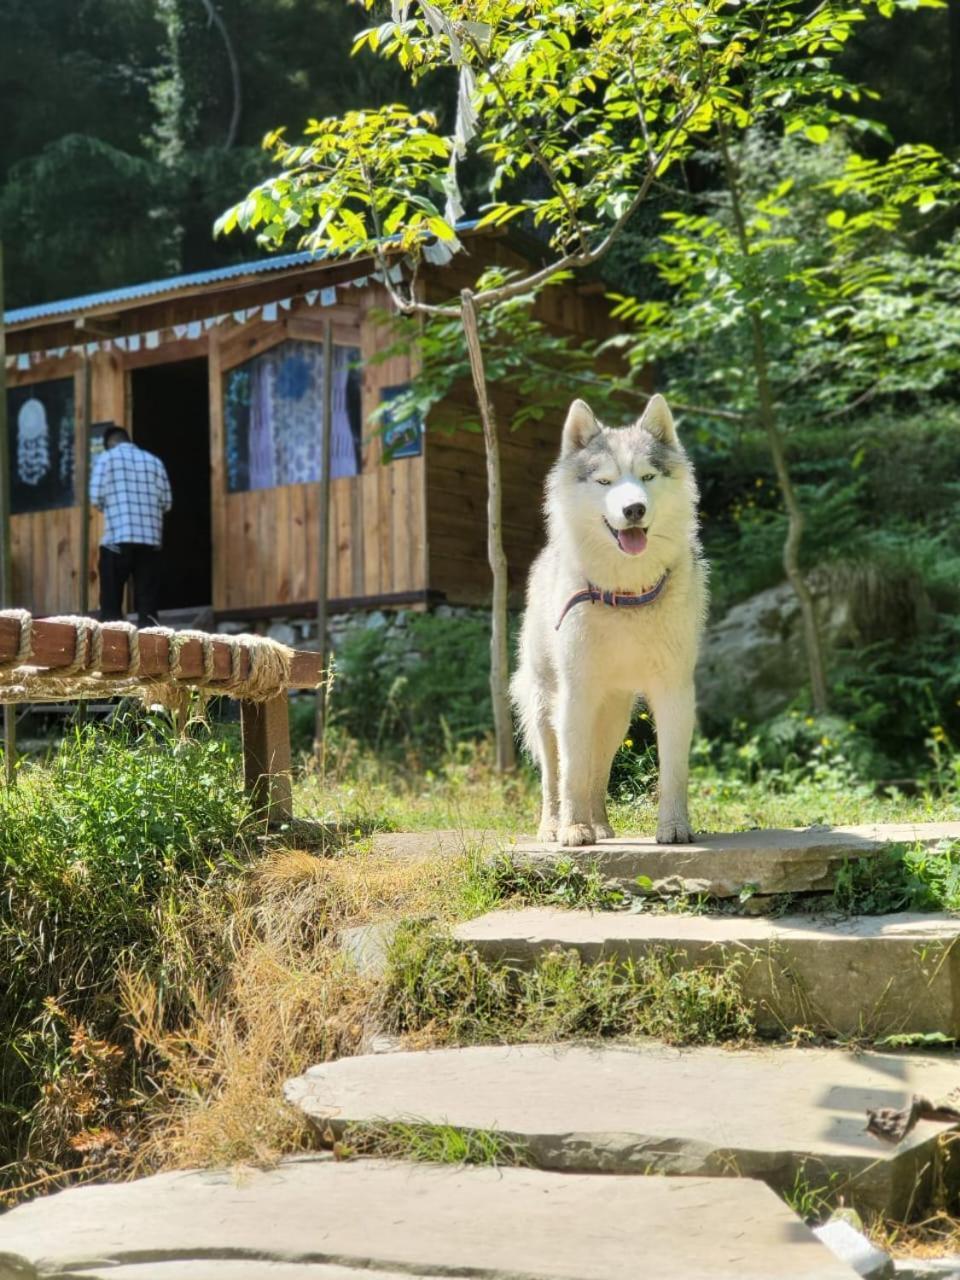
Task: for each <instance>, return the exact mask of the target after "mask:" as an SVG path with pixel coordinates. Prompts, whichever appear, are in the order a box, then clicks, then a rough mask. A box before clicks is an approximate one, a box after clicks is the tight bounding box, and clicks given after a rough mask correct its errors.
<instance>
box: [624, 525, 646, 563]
mask: <svg viewBox="0 0 960 1280" xmlns="http://www.w3.org/2000/svg"><path fill="white" fill-rule="evenodd" d="M617 542H618V543H619V544H620V550H621V551H625V552H626V553H627V555H628V556H638V555H639V554H640V552H641V551H643V550H644V549H645V547H646V545H647V535H646V534H645V533H644V532H643V530H642V529H641V528H640V527H639V526H637V525H634V526H633V527H632V528H630V529H618V530H617Z"/></svg>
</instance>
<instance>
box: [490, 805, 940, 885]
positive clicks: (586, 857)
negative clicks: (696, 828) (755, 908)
mask: <svg viewBox="0 0 960 1280" xmlns="http://www.w3.org/2000/svg"><path fill="white" fill-rule="evenodd" d="M941 840H960V822H918V823H909V822H898V823H882V824H881V823H873V824H868V825H864V826H851V827H807V828H803V829H794V830H773V831H740V832H735V833H732V834H729V835H727V834H724V835H705V836H698V837H697V840H696V843H694V844H657V842H656V840H655V839H654V837H653V836H614V837H613V838H612V839H610V840H604V841H602V842H601V843H600V844H594V845H583V846H581V847H580V848H579V849H561V848H560V847H559V846H558V845H555V844H543V843H540V842H538V841H533V840H522V839H521V840H520V841H519V842H518V843H517V844H516V845H513V846H510V847H509V850H508V851H509V853H510V854H511V856H512V857H513V858H514V859H515V861H517V862H519V863H526V864H527V865H530V866H534V867H538V868H542V869H543V870H549V868H550V867H551V866H553V865H555V864H556V863H557V862H558V861H563V862H567V863H569V862H570V861H573V862H574V863H575V864H576V865H577V866H579V867H582V868H583V869H584V870H588V869H590V868H594V867H595V868H596V869H597V870H598V871H599V872H600V873H601V875H603V877H604V878H605V879H606V880H609V881H610V882H611V883H614V884H617V885H620V886H622V887H623V888H625V889H628V890H631V891H632V892H634V893H650V894H659V895H668V894H694V895H695V894H705V895H706V896H707V897H710V898H735V897H737V896H738V895H739V894H741V893H742V892H743V891H744V890H747V889H749V890H751V891H752V892H753V893H755V894H758V895H767V894H775V893H806V892H810V891H823V890H830V889H832V888H833V887H834V879H835V876H836V872H837V870H838V868H839V867H840V866H841V865H842V864H843V863H844V862H846V861H848V860H849V859H851V858H863V857H870V856H872V855H873V854H877V853H880V852H881V851H882V850H883V849H884V848H886V847H887V846H888V845H890V844H910V845H913V844H921V845H923V846H924V847H927V848H931V847H933V846H934V845H936V844H938V843H939V842H940V841H941ZM638 877H642V878H643V884H641V885H638V883H637V880H638ZM647 881H649V885H647V884H646V882H647Z"/></svg>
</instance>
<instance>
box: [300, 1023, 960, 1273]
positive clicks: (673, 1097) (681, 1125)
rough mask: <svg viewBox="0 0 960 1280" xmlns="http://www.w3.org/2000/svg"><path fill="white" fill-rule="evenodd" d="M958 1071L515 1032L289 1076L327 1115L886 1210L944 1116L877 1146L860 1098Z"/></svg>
mask: <svg viewBox="0 0 960 1280" xmlns="http://www.w3.org/2000/svg"><path fill="white" fill-rule="evenodd" d="M958 1077H960V1062H958V1061H957V1059H955V1058H954V1056H953V1055H952V1054H951V1055H949V1056H944V1057H943V1058H935V1057H931V1056H929V1055H927V1056H921V1055H902V1054H880V1053H865V1054H860V1055H854V1054H850V1053H844V1052H840V1051H836V1050H828V1049H819V1050H816V1049H800V1050H797V1049H753V1050H742V1051H737V1050H727V1049H720V1048H713V1047H704V1048H698V1049H684V1050H678V1049H668V1048H665V1047H664V1046H658V1045H645V1046H640V1047H635V1046H632V1047H604V1048H602V1049H598V1048H596V1047H585V1046H578V1045H566V1046H537V1045H523V1046H518V1047H515V1048H502V1047H499V1046H497V1047H489V1046H482V1047H476V1048H469V1049H443V1050H434V1051H431V1052H425V1053H423V1052H421V1053H394V1054H389V1055H378V1056H368V1057H359V1058H344V1059H342V1060H341V1061H339V1062H333V1063H328V1064H325V1065H323V1066H317V1067H312V1068H311V1069H310V1070H309V1071H308V1072H306V1074H305V1075H302V1076H298V1077H297V1078H296V1079H294V1080H291V1081H289V1082H288V1083H287V1086H286V1090H285V1092H286V1096H287V1100H288V1101H290V1102H292V1103H293V1104H294V1105H296V1106H298V1107H300V1108H301V1109H302V1110H303V1111H304V1112H305V1113H306V1114H307V1115H308V1116H310V1117H311V1118H313V1119H314V1120H316V1121H317V1122H318V1123H319V1124H320V1125H322V1126H323V1127H324V1128H325V1127H326V1126H327V1125H328V1124H330V1125H332V1126H333V1128H334V1129H335V1130H336V1129H338V1128H343V1127H344V1126H346V1125H348V1124H351V1123H374V1124H386V1123H390V1122H395V1121H407V1122H409V1121H411V1120H418V1121H421V1122H423V1123H428V1124H435V1125H450V1126H452V1127H453V1128H455V1129H460V1130H477V1129H483V1130H494V1131H496V1132H498V1133H501V1134H503V1135H505V1136H506V1137H508V1138H509V1139H511V1140H513V1141H515V1142H517V1143H519V1144H520V1145H521V1146H522V1147H525V1148H526V1149H527V1150H528V1152H529V1154H530V1156H531V1158H532V1159H533V1161H534V1163H535V1164H537V1165H538V1166H540V1167H542V1168H547V1169H563V1170H576V1171H585V1170H591V1171H597V1172H602V1173H644V1174H648V1173H654V1174H672V1175H687V1176H689V1175H718V1174H729V1175H733V1176H739V1177H743V1178H759V1179H762V1180H763V1181H764V1182H766V1183H768V1184H769V1185H770V1186H771V1187H773V1188H775V1189H776V1190H778V1191H781V1192H790V1191H792V1190H794V1189H795V1186H796V1185H797V1182H798V1179H799V1180H800V1182H801V1183H802V1184H805V1185H806V1186H807V1187H809V1188H810V1189H811V1190H813V1189H816V1188H820V1187H823V1188H825V1189H826V1190H825V1192H824V1194H825V1195H832V1196H833V1197H834V1198H836V1197H838V1196H843V1197H844V1200H845V1203H847V1204H850V1203H851V1202H854V1203H856V1204H858V1205H859V1206H863V1207H865V1208H871V1209H877V1210H879V1211H881V1212H883V1213H886V1214H887V1215H889V1216H890V1217H894V1218H895V1217H898V1216H899V1215H901V1214H902V1213H904V1212H905V1211H906V1210H907V1208H908V1206H912V1207H913V1209H915V1210H921V1209H922V1208H923V1206H924V1204H925V1202H926V1201H927V1200H928V1199H929V1196H930V1193H931V1190H932V1187H933V1184H934V1182H935V1175H934V1168H935V1165H936V1145H937V1138H938V1136H939V1134H940V1133H941V1132H943V1130H944V1129H945V1128H947V1127H949V1126H945V1125H943V1124H935V1123H932V1122H930V1121H922V1122H921V1123H920V1124H919V1125H918V1126H917V1128H916V1129H914V1130H913V1131H912V1133H911V1134H909V1135H908V1137H907V1138H906V1140H905V1141H904V1142H903V1143H901V1144H900V1145H899V1146H896V1147H891V1146H886V1145H884V1144H882V1143H880V1142H879V1141H878V1140H877V1139H876V1138H873V1137H871V1136H870V1135H869V1134H868V1133H866V1132H865V1124H866V1109H867V1108H868V1107H879V1106H891V1105H892V1106H899V1105H902V1104H903V1103H904V1102H906V1101H908V1100H909V1097H910V1095H911V1093H912V1092H913V1091H914V1090H916V1091H917V1092H924V1093H929V1094H932V1095H934V1096H936V1095H937V1093H938V1091H939V1090H942V1091H943V1092H944V1093H946V1092H949V1090H950V1089H951V1088H952V1087H953V1086H954V1085H955V1084H956V1083H957V1080H958ZM649 1274H650V1275H656V1274H657V1273H656V1272H655V1271H651V1272H650V1273H649ZM771 1274H776V1272H771Z"/></svg>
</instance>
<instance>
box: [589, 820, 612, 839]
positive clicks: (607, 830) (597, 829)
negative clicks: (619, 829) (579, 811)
mask: <svg viewBox="0 0 960 1280" xmlns="http://www.w3.org/2000/svg"><path fill="white" fill-rule="evenodd" d="M593 834H594V838H595V839H597V840H612V839H613V827H611V825H610V823H609V822H595V823H594V824H593Z"/></svg>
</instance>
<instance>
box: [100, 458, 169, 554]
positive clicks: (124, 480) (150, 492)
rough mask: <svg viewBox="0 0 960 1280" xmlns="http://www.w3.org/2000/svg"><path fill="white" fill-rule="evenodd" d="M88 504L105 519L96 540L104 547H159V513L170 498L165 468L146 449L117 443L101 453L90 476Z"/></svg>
mask: <svg viewBox="0 0 960 1280" xmlns="http://www.w3.org/2000/svg"><path fill="white" fill-rule="evenodd" d="M90 501H91V502H92V503H93V505H94V506H95V507H98V508H99V509H100V510H101V511H102V512H103V514H104V516H105V517H106V519H105V521H104V529H103V537H102V538H101V539H100V542H101V543H102V544H103V545H104V546H113V545H115V544H117V543H120V542H139V543H143V544H145V545H146V546H150V547H159V546H160V544H161V542H162V540H163V513H164V512H165V511H169V510H170V507H171V506H172V505H173V495H172V494H171V492H170V480H169V478H168V476H167V471H166V468H165V467H164V465H163V463H162V462H161V461H160V459H159V458H157V457H155V456H154V455H153V454H152V453H147V451H146V449H138V448H137V446H136V445H135V444H117V445H114V446H113V448H112V449H106V450H104V452H103V453H101V455H100V457H99V458H98V459H97V460H96V462H95V463H94V467H93V474H92V475H91V477H90Z"/></svg>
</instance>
